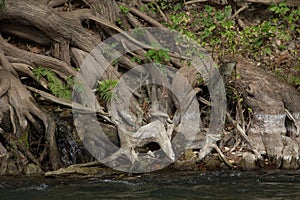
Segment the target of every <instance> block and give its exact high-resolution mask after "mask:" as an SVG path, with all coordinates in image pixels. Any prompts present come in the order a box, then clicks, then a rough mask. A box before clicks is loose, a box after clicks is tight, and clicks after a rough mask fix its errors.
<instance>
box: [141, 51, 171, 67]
mask: <svg viewBox="0 0 300 200" xmlns="http://www.w3.org/2000/svg"><path fill="white" fill-rule="evenodd" d="M144 56H145V57H146V59H147V60H148V61H151V62H155V63H156V64H163V63H166V62H168V61H170V56H169V54H168V50H166V49H158V50H156V49H149V50H148V51H147V52H146V53H145V55H144Z"/></svg>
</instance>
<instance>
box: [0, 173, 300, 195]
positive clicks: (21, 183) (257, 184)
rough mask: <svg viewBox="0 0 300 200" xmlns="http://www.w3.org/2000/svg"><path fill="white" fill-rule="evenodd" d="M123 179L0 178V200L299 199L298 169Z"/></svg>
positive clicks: (166, 174) (170, 174)
mask: <svg viewBox="0 0 300 200" xmlns="http://www.w3.org/2000/svg"><path fill="white" fill-rule="evenodd" d="M126 179H127V180H116V179H84V180H78V179H77V180H71V179H44V178H38V179H37V178H35V179H32V178H12V177H6V178H3V177H0V200H6V199H9V200H13V199H16V200H17V199H18V200H26V199H28V200H29V199H30V200H44V199H46V200H48V199H49V200H50V199H51V200H54V199H57V200H69V199H70V200H79V199H82V200H90V199H91V200H92V199H93V200H94V199H167V200H173V199H245V200H246V199H300V171H271V172H270V171H269V172H262V171H258V172H214V173H203V172H201V173H200V172H197V173H195V172H193V173H191V172H174V173H171V172H168V173H155V174H146V175H142V176H132V177H129V178H126Z"/></svg>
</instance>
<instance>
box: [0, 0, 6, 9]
mask: <svg viewBox="0 0 300 200" xmlns="http://www.w3.org/2000/svg"><path fill="white" fill-rule="evenodd" d="M4 6H5V0H0V9H2V8H4Z"/></svg>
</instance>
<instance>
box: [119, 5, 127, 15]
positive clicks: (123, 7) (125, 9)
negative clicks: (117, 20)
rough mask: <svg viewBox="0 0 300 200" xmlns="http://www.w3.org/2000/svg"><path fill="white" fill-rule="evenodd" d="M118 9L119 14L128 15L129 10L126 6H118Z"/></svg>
mask: <svg viewBox="0 0 300 200" xmlns="http://www.w3.org/2000/svg"><path fill="white" fill-rule="evenodd" d="M119 8H120V11H121V13H123V14H128V12H129V8H127V7H126V6H123V5H120V6H119Z"/></svg>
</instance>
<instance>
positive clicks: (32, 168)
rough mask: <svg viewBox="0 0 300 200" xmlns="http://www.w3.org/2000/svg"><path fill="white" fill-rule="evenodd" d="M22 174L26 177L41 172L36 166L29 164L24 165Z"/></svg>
mask: <svg viewBox="0 0 300 200" xmlns="http://www.w3.org/2000/svg"><path fill="white" fill-rule="evenodd" d="M23 173H24V174H26V175H33V174H42V173H43V171H42V169H41V168H40V167H39V166H37V165H36V164H33V163H29V164H27V165H25V167H24V169H23Z"/></svg>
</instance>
